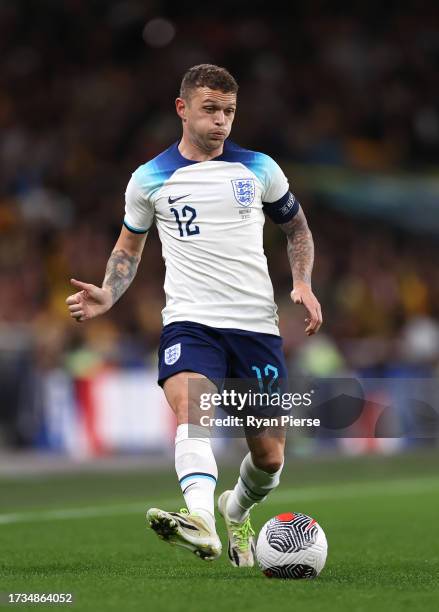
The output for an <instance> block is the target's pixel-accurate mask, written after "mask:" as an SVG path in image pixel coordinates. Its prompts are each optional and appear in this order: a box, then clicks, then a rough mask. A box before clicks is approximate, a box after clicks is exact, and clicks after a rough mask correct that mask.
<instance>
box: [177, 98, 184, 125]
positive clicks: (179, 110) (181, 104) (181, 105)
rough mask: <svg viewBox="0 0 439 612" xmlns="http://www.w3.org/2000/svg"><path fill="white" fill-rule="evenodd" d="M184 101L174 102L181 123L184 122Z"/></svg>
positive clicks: (181, 99) (179, 99) (178, 99)
mask: <svg viewBox="0 0 439 612" xmlns="http://www.w3.org/2000/svg"><path fill="white" fill-rule="evenodd" d="M186 106H187V105H186V101H185V100H184V99H183V98H177V99H176V100H175V110H176V111H177V115H178V116H179V117H180V119H181V120H182V121H186Z"/></svg>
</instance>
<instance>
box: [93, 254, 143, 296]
mask: <svg viewBox="0 0 439 612" xmlns="http://www.w3.org/2000/svg"><path fill="white" fill-rule="evenodd" d="M139 261H140V257H139V256H138V255H129V254H128V253H127V252H126V251H124V250H123V249H120V250H117V251H113V252H112V253H111V255H110V259H109V260H108V263H107V269H106V271H105V278H104V282H103V283H102V286H103V287H108V288H109V289H110V291H111V294H112V296H113V304H114V303H115V302H117V300H118V299H119V298H120V296H121V295H122V294H123V293H125V291H126V290H127V289H128V287H129V286H130V284H131V282H132V280H133V278H134V277H135V276H136V272H137V266H138V265H139Z"/></svg>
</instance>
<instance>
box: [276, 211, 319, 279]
mask: <svg viewBox="0 0 439 612" xmlns="http://www.w3.org/2000/svg"><path fill="white" fill-rule="evenodd" d="M281 228H282V229H283V231H284V232H285V233H286V235H287V237H288V245H287V253H288V260H289V262H290V266H291V272H292V275H293V281H304V282H305V283H308V284H311V273H312V268H313V264H314V242H313V239H312V234H311V231H310V229H309V227H308V223H307V222H306V218H305V215H304V213H303V210H302V208H299V212H298V213H297V214H296V215H295V216H294V217H293V218H292V219H291V221H288V222H287V223H283V224H282V225H281Z"/></svg>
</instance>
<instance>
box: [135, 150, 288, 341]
mask: <svg viewBox="0 0 439 612" xmlns="http://www.w3.org/2000/svg"><path fill="white" fill-rule="evenodd" d="M125 195H126V207H125V218H124V225H125V226H126V227H127V228H128V229H129V230H130V231H132V232H136V233H144V232H147V231H148V230H149V228H150V227H151V225H152V224H153V223H154V222H155V223H156V225H157V228H158V232H159V236H160V240H161V243H162V252H163V258H164V260H165V264H166V278H165V285H164V289H165V293H166V306H165V308H164V309H163V312H162V315H163V324H164V325H168V324H169V323H173V322H175V321H193V322H196V323H202V324H204V325H209V326H211V327H218V328H232V329H233V328H234V329H242V330H248V331H255V332H263V333H268V334H275V335H279V330H278V326H277V323H278V317H277V307H276V304H275V303H274V299H273V287H272V284H271V280H270V277H269V275H268V268H267V260H266V258H265V254H264V248H263V227H264V221H265V215H264V212H265V213H266V214H268V215H269V216H270V217H271V218H272V219H273V220H274V221H275V222H277V223H285V222H286V221H288V220H289V219H291V218H292V217H293V216H294V215H295V214H296V213H297V210H298V208H299V205H298V203H297V201H295V199H294V196H292V194H290V193H289V188H288V181H287V179H286V177H285V175H284V173H283V172H282V170H281V169H280V168H279V166H278V165H277V164H276V163H275V162H274V161H273V160H272V159H271V157H269V156H268V155H264V154H262V153H256V152H254V151H249V150H247V149H243V148H241V147H239V146H237V145H235V144H234V143H232V142H230V141H228V140H226V142H225V144H224V151H223V154H222V155H220V156H219V157H216V158H215V159H213V160H210V161H203V162H197V161H192V160H188V159H186V158H184V157H183V156H182V155H181V153H180V151H179V150H178V143H175V144H173V145H172V146H171V147H169V149H167V150H166V151H164V152H163V153H161V154H160V155H158V156H157V157H155V158H154V159H152V160H151V161H149V162H148V163H146V164H144V165H142V166H140V167H139V168H138V169H137V170H136V171H135V172H134V173H133V175H132V177H131V180H130V182H129V183H128V187H127V190H126V194H125Z"/></svg>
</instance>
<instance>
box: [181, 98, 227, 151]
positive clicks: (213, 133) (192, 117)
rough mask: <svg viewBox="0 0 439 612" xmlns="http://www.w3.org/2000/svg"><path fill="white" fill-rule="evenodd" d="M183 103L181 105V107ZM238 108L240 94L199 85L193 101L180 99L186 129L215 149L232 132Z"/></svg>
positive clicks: (201, 143)
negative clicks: (237, 100)
mask: <svg viewBox="0 0 439 612" xmlns="http://www.w3.org/2000/svg"><path fill="white" fill-rule="evenodd" d="M179 102H180V106H179ZM235 111H236V94H235V93H224V92H222V91H218V90H216V89H210V88H209V87H198V88H197V89H195V90H194V91H193V92H192V93H191V96H190V98H189V100H182V99H181V98H178V100H177V112H178V114H179V115H180V117H181V118H182V119H183V125H184V129H185V130H186V131H187V133H188V136H189V138H190V139H191V140H192V142H194V144H196V145H197V146H198V147H200V148H202V149H204V150H206V151H214V150H215V149H218V148H220V147H221V146H222V144H223V142H224V140H225V139H226V138H227V137H228V135H229V134H230V130H231V129H232V123H233V119H234V118H235Z"/></svg>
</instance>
